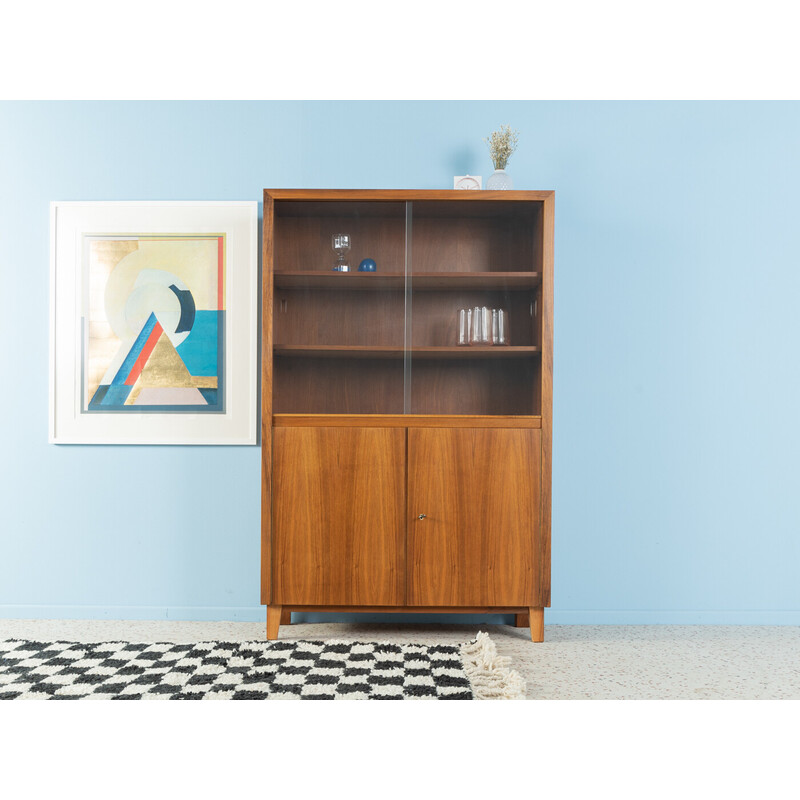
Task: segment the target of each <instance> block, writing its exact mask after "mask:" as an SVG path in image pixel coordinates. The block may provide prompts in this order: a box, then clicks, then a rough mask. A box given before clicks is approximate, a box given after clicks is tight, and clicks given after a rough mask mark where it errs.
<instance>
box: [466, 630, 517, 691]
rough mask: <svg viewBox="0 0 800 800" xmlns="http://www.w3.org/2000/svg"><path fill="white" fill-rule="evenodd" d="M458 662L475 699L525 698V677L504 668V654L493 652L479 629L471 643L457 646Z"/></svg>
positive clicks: (506, 659)
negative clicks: (459, 652) (462, 665)
mask: <svg viewBox="0 0 800 800" xmlns="http://www.w3.org/2000/svg"><path fill="white" fill-rule="evenodd" d="M461 661H462V663H463V664H464V671H465V672H466V673H467V677H468V678H469V682H470V684H471V685H472V692H473V694H474V695H475V699H476V700H524V699H525V688H526V687H525V680H524V679H523V678H522V676H521V675H520V674H519V673H518V672H516V671H514V670H512V669H509V668H508V667H509V664H510V663H511V659H510V658H509V657H508V656H499V655H497V647H496V645H495V643H494V642H493V641H492V640H491V639H490V638H489V634H488V633H484V632H483V631H481V632H480V633H478V636H477V637H476V639H475V641H474V642H467V644H463V645H461Z"/></svg>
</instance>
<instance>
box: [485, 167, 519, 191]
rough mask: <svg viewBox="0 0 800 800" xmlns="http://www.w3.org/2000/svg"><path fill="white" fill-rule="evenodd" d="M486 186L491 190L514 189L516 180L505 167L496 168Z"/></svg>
mask: <svg viewBox="0 0 800 800" xmlns="http://www.w3.org/2000/svg"><path fill="white" fill-rule="evenodd" d="M486 188H487V189H488V190H490V191H499V190H502V189H513V188H514V181H513V180H512V179H511V176H510V175H509V174H508V173H507V172H506V171H505V169H496V170H495V171H494V172H493V173H492V174H491V175H490V176H489V177H488V178H487V179H486Z"/></svg>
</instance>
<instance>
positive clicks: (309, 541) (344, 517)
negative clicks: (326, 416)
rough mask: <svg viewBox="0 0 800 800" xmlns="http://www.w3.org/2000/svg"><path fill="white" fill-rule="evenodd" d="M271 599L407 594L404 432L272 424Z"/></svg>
mask: <svg viewBox="0 0 800 800" xmlns="http://www.w3.org/2000/svg"><path fill="white" fill-rule="evenodd" d="M273 433H274V444H273V537H272V540H273V541H272V543H273V549H272V558H273V568H272V577H273V602H275V603H280V604H281V605H402V604H403V603H404V602H405V592H404V585H403V582H404V573H405V435H406V433H405V431H404V430H403V429H402V428H275V429H274V431H273Z"/></svg>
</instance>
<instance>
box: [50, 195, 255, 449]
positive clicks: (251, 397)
mask: <svg viewBox="0 0 800 800" xmlns="http://www.w3.org/2000/svg"><path fill="white" fill-rule="evenodd" d="M211 248H216V251H215V250H213V249H211ZM120 253H124V254H125V255H122V256H120ZM128 256H132V258H128ZM126 258H128V260H127V261H126V260H125V259H126ZM215 259H216V261H215ZM98 265H99V266H98ZM215 269H216V270H217V271H216V272H214V270H215ZM176 275H177V276H178V277H175V276H176ZM187 275H188V276H189V278H187V279H186V280H188V283H187V282H186V281H185V280H184V279H183V278H181V277H180V276H184V278H185V277H186V276H187ZM112 276H113V277H112ZM119 276H122V278H120V277H119ZM153 276H155V278H154V277H153ZM164 276H166V277H164ZM170 276H171V277H170ZM104 278H105V285H104V283H103V280H104ZM123 278H124V281H123ZM154 280H155V281H156V283H153V281H154ZM158 281H161V283H162V284H164V285H166V284H170V283H171V285H169V287H168V288H169V290H171V292H172V294H174V295H175V297H177V298H178V300H174V298H173V299H172V300H171V299H170V293H169V291H167V289H165V288H164V286H158V285H156V284H157V282H158ZM143 283H144V284H145V285H142V284H143ZM192 283H194V284H195V286H197V287H198V288H193V286H192V285H189V284H192ZM176 284H177V286H176ZM120 287H123V288H120ZM178 287H180V288H178ZM159 292H160V294H159ZM214 292H216V293H217V294H214ZM125 293H127V294H125ZM165 293H166V295H167V297H166V299H165V298H164V297H163V295H164V294H165ZM134 295H135V296H134ZM195 295H197V297H198V298H199V299H198V300H195ZM123 297H126V298H127V299H124V300H120V298H123ZM109 298H111V300H109ZM154 298H155V299H154ZM170 302H173V303H174V305H175V308H177V309H178V310H177V311H175V309H174V308H171V307H168V305H169V303H170ZM148 303H149V305H150V306H153V307H154V308H156V311H155V312H154V313H153V314H150V317H149V320H150V322H151V324H152V325H155V330H153V331H152V335H151V338H150V339H147V340H146V342H145V345H146V346H145V347H144V348H143V349H142V350H141V351H140V355H139V358H138V359H137V360H136V361H135V364H134V366H135V367H136V369H138V370H139V371H138V373H137V372H136V369H131V370H130V374H129V377H128V379H127V380H126V381H125V384H126V385H125V387H121V386H115V388H114V389H112V388H111V386H110V385H105V384H112V383H113V384H117V383H119V381H120V378H119V375H120V374H121V373H122V372H123V366H119V359H122V358H123V357H124V358H126V359H128V360H126V361H125V364H129V363H131V359H134V358H135V357H136V352H135V351H134V348H131V349H130V352H129V354H128V355H127V356H124V350H125V346H126V345H127V344H129V343H130V342H131V341H132V339H131V338H130V336H131V334H130V333H129V332H130V331H131V330H134V327H132V326H134V325H138V324H139V321H140V320H141V319H143V318H144V317H143V316H142V315H144V314H146V313H147V312H146V311H145V310H143V309H145V308H146V307H149V306H148V305H147V304H148ZM184 307H186V308H187V311H186V314H184ZM120 308H123V309H124V313H123V314H122V316H120V312H119V309H120ZM257 317H258V203H257V202H256V201H218V202H211V201H194V202H173V201H160V202H149V201H136V202H134V201H107V202H81V201H77V202H75V201H58V202H52V203H51V204H50V424H49V441H50V443H52V444H145V445H153V444H157V445H254V444H257V441H258V438H257V406H258V397H257V394H258V338H257V322H258V320H257ZM179 318H180V320H179V322H177V323H176V322H175V321H176V320H178V319H179ZM119 319H123V320H124V323H119V324H118V321H119ZM154 320H155V322H154ZM201 320H204V322H203V325H202V326H201V324H200V321H201ZM123 324H124V331H125V332H123V330H122V328H121V325H123ZM210 325H213V327H209V326H210ZM203 326H205V327H203ZM170 327H171V328H172V329H173V330H172V334H169V330H168V328H170ZM201 328H202V330H205V331H212V333H213V337H212V334H210V333H206V334H202V336H204V337H205V338H201V334H200V333H196V331H199V330H201ZM176 331H178V333H176ZM146 334H147V326H146V325H145V326H144V327H142V329H141V332H140V334H139V337H140V338H139V339H137V340H136V341H142V339H141V337H144V336H146ZM168 334H169V338H168ZM126 336H127V337H128V338H126ZM189 336H194V339H193V340H192V341H193V342H194V344H192V345H191V347H189V346H188V345H186V344H185V342H186V337H189ZM182 337H183V338H182ZM198 341H200V342H202V345H203V347H204V348H205V349H204V350H202V352H201V353H200V354H201V356H202V357H203V358H206V362H207V363H208V364H210V366H207V367H205V368H198V369H195V368H192V369H185V370H184V373H183V374H184V378H185V379H184V382H183V383H182V384H181V383H179V385H181V386H184V387H188V386H190V387H191V388H183V389H175V388H170V387H169V386H168V384H169V381H170V380H172V382H173V383H175V381H174V380H173V379H172V378H170V379H169V380H168V379H167V378H163V377H161V378H158V380H160V381H162V382H164V381H166V383H165V384H164V386H166V387H167V388H162V387H157V388H152V386H153V385H154V381H155V378H154V377H153V376H158V375H161V376H163V375H164V374H166V373H165V370H164V369H163V364H165V363H168V358H172V359H173V362H174V359H175V353H176V352H177V351H178V350H180V349H181V348H184V349H183V352H184V354H186V353H188V354H190V355H192V354H193V355H194V358H195V360H194V362H192V363H194V364H198V363H201V361H198V352H200V351H198V349H197V348H198V344H197V343H198ZM176 342H180V344H178V345H176ZM210 343H211V344H213V348H214V349H213V350H212V347H211V344H210ZM173 345H175V349H173ZM148 347H149V348H150V349H149V350H148ZM156 348H160V349H158V350H156ZM165 348H166V349H165ZM187 348H188V349H187ZM112 352H113V354H114V355H113V357H112V356H111V355H110V354H111V353H112ZM156 352H158V353H161V354H162V355H161V356H160V357H159V358H160V359H161V360H160V361H159V362H158V364H157V365H156V366H152V365H151V362H150V361H149V360H148V359H150V358H152V359H153V360H156V358H155V356H154V355H153V354H154V353H156ZM165 353H166V356H164V355H163V354H165ZM98 354H99V355H98ZM103 359H105V361H104V360H103ZM115 359H116V361H115ZM165 359H167V360H165ZM201 360H202V359H201ZM184 361H187V359H186V358H184ZM106 362H107V363H106ZM206 362H202V363H206ZM169 363H172V362H169ZM175 363H178V362H175ZM115 364H116V366H115ZM181 364H183V361H182V362H180V363H178V367H175V369H184V367H182V366H181ZM159 365H161V369H160V371H159V370H158V369H157V368H156V367H157V366H159ZM173 366H174V365H173ZM184 366H185V365H184ZM106 367H107V369H106ZM125 368H127V367H125ZM115 369H116V370H117V372H116V373H115V372H114V370H115ZM104 370H105V371H104ZM148 370H149V372H148ZM190 373H191V374H190ZM210 373H213V374H210ZM137 374H138V376H139V377H138V378H136V377H135V375H137ZM169 374H170V375H173V374H177V373H175V372H174V370H173V373H169ZM99 375H104V376H105V377H102V378H98V376H99ZM113 375H116V376H117V377H115V378H113V379H112V378H109V377H108V376H113ZM198 375H199V376H198ZM146 376H149V378H147V380H149V381H150V388H147V380H145V378H146ZM134 380H137V381H138V382H139V385H137V387H135V388H133V389H132V387H131V386H128V385H127V384H129V383H133V381H134ZM98 382H99V384H100V386H99V388H98ZM104 382H105V384H104ZM142 382H144V384H145V388H142V385H141V384H142ZM194 387H202V388H199V389H198V388H194ZM121 388H125V389H126V390H127V391H128V392H129V394H128V398H127V400H126V401H125V402H124V403H123V402H121V401H120V400H119V398H120V397H121V394H120V392H119V391H118V390H120V389H121ZM136 388H138V393H137V392H136ZM147 392H149V394H146V393H147ZM170 392H171V394H170ZM134 394H136V398H137V399H136V400H133V401H132V400H131V398H132V397H133V395H134ZM177 397H180V398H181V399H180V400H177V399H176V398H177ZM195 397H196V398H197V399H194V398H195ZM155 398H158V399H157V400H156V399H155ZM187 398H188V399H187ZM187 403H188V404H187ZM192 403H193V404H194V405H191V404H192ZM204 403H205V404H204ZM123 406H124V407H123Z"/></svg>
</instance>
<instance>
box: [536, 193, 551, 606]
mask: <svg viewBox="0 0 800 800" xmlns="http://www.w3.org/2000/svg"><path fill="white" fill-rule="evenodd" d="M554 229H555V195H554V194H552V193H551V194H550V196H549V197H548V198H547V199H546V200H545V201H544V204H543V209H542V234H543V235H542V284H541V292H542V410H541V413H542V494H541V506H542V524H541V526H540V536H541V548H540V551H541V560H540V562H539V586H540V592H541V598H540V602H539V603H538V605H540V606H549V605H550V540H551V532H550V524H551V508H552V470H553V294H554V292H553V273H554V270H553V257H554V255H553V251H554Z"/></svg>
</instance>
